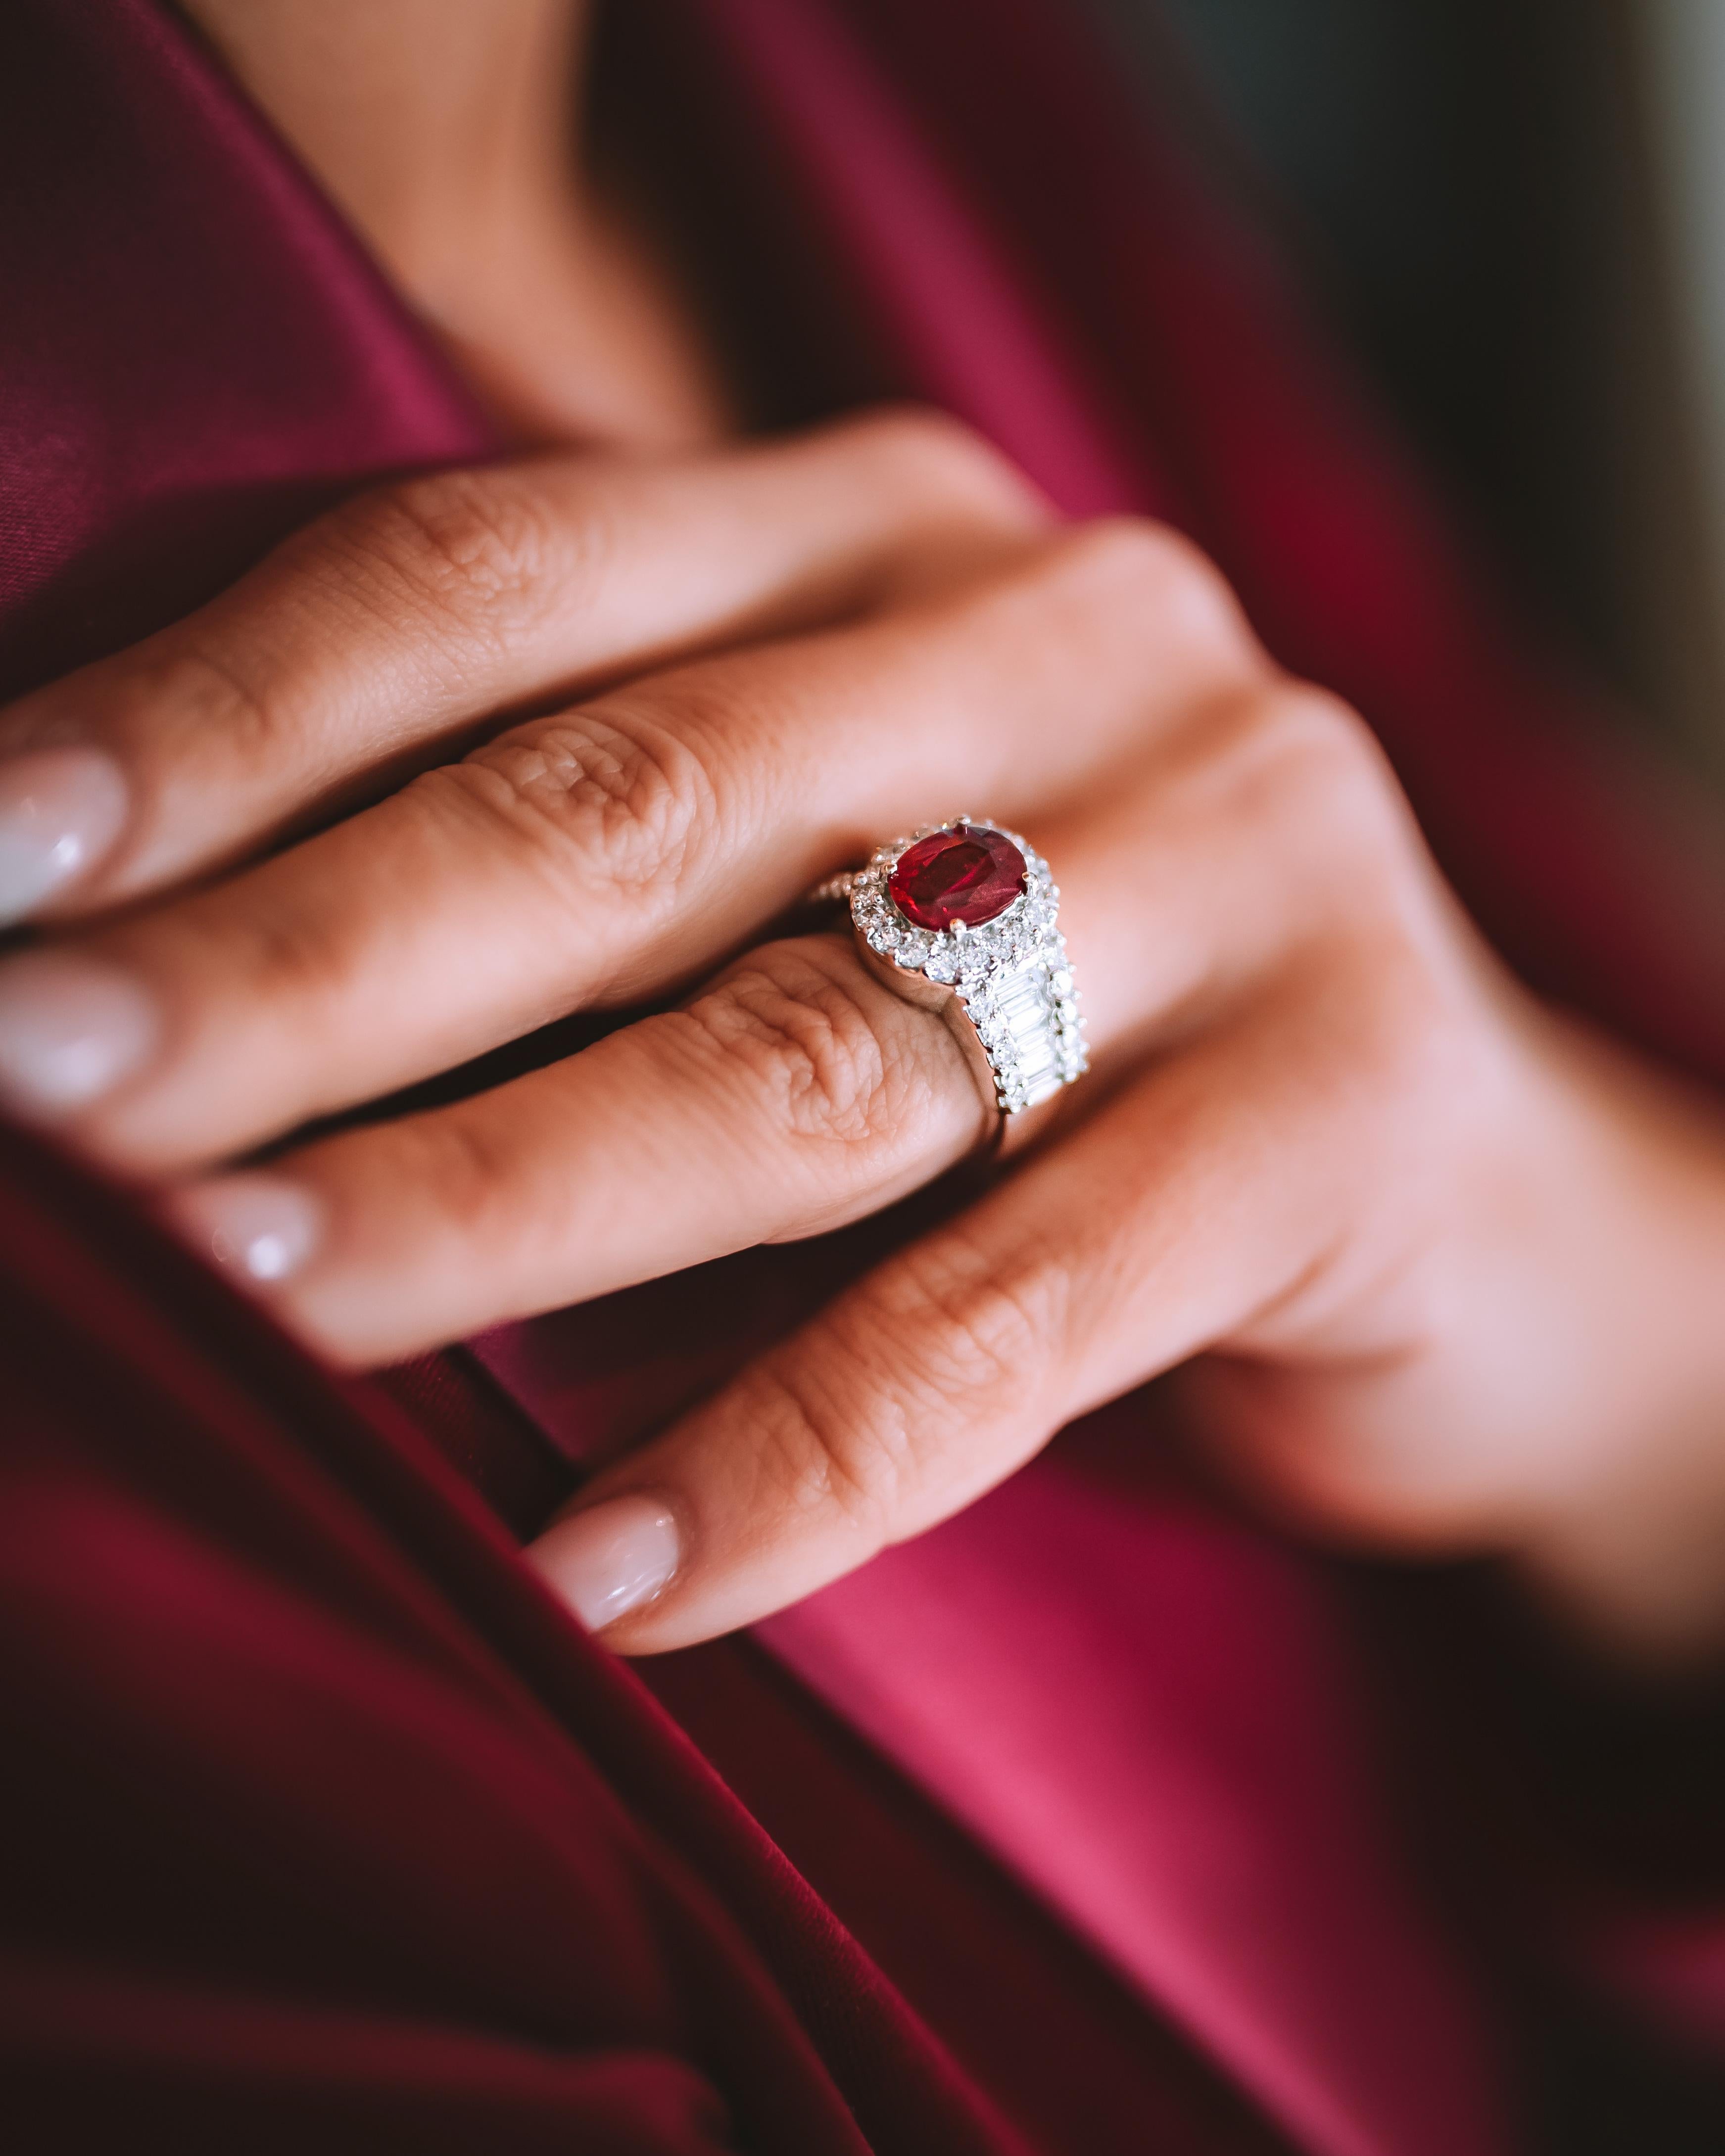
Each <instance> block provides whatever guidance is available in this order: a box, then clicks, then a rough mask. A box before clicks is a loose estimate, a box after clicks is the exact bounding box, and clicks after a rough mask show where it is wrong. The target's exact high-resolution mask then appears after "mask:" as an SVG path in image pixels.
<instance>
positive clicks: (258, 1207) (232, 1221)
mask: <svg viewBox="0 0 1725 2156" xmlns="http://www.w3.org/2000/svg"><path fill="white" fill-rule="evenodd" d="M169 1206H170V1209H171V1211H172V1214H173V1216H174V1219H176V1220H177V1222H178V1224H179V1227H180V1230H181V1233H182V1235H185V1237H186V1238H187V1241H188V1242H190V1243H191V1245H192V1246H193V1249H194V1250H199V1251H201V1252H202V1253H203V1255H204V1256H205V1257H207V1258H208V1259H210V1260H213V1262H214V1263H215V1264H216V1265H219V1266H220V1267H221V1268H222V1270H223V1271H224V1272H231V1273H238V1274H239V1275H240V1276H241V1277H242V1278H243V1279H245V1280H248V1281H255V1282H257V1283H258V1284H259V1285H260V1286H261V1285H264V1284H265V1283H269V1284H273V1283H274V1282H275V1281H285V1280H291V1279H292V1277H293V1276H294V1275H295V1273H296V1272H298V1271H299V1270H300V1266H301V1265H304V1264H305V1260H307V1259H308V1258H309V1257H310V1256H311V1254H312V1252H313V1251H314V1250H316V1248H317V1246H318V1245H319V1243H320V1242H321V1241H322V1240H323V1207H322V1205H321V1203H320V1202H319V1200H318V1198H317V1196H316V1193H314V1192H312V1191H310V1190H307V1189H305V1188H304V1186H303V1185H302V1184H300V1183H288V1182H285V1181H284V1180H283V1179H282V1178H280V1177H279V1176H274V1175H224V1176H223V1178H221V1180H220V1181H219V1182H217V1183H197V1184H194V1185H193V1188H191V1189H189V1190H179V1191H176V1192H175V1193H174V1194H173V1197H172V1199H170V1201H169Z"/></svg>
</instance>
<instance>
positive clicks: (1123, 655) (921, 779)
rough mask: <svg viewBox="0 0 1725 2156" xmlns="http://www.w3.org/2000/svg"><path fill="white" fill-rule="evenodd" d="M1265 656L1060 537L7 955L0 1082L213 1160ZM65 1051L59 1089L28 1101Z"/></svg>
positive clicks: (1052, 788)
mask: <svg viewBox="0 0 1725 2156" xmlns="http://www.w3.org/2000/svg"><path fill="white" fill-rule="evenodd" d="M1075 654H1076V655H1077V657H1078V659H1079V660H1081V669H1076V668H1075V664H1074V660H1075ZM1260 665H1261V661H1260V660H1259V658H1258V657H1257V655H1256V654H1255V647H1253V645H1252V644H1251V643H1250V639H1249V637H1248V636H1247V635H1246V634H1245V631H1244V630H1243V629H1241V628H1240V625H1239V622H1238V617H1237V615H1236V614H1235V612H1234V610H1233V608H1232V605H1231V603H1230V601H1229V600H1228V599H1227V598H1226V596H1225V593H1224V590H1223V588H1222V586H1221V585H1220V583H1219V580H1217V579H1215V578H1214V577H1213V576H1211V575H1209V573H1208V572H1203V571H1201V570H1199V569H1198V568H1197V567H1195V566H1194V562H1193V561H1192V558H1191V557H1190V556H1189V552H1188V551H1187V550H1186V549H1184V548H1183V547H1182V546H1180V544H1179V543H1178V542H1175V541H1173V540H1172V539H1171V538H1168V537H1167V536H1164V535H1162V534H1158V533H1156V532H1153V531H1150V530H1148V528H1147V527H1142V526H1124V527H1121V526H1109V527H1098V528H1095V529H1093V530H1091V531H1089V532H1087V533H1085V534H1081V535H1076V536H1063V537H1061V538H1060V539H1059V540H1057V541H1055V542H1045V543H1043V544H1041V545H1040V546H1039V547H1035V548H1034V549H1031V550H1029V552H1027V553H1026V555H1025V557H1024V559H1023V560H1022V562H1020V563H1019V566H1018V567H1016V568H1015V569H1014V571H1012V572H1009V573H1007V574H1005V575H1003V576H1000V577H996V578H995V579H993V580H992V581H991V582H990V583H988V584H986V585H984V586H981V587H978V588H974V589H971V590H968V591H965V592H963V593H957V594H953V595H948V596H947V597H946V598H942V599H941V600H938V601H936V602H932V603H927V604H925V605H922V606H920V607H916V608H906V609H905V610H903V611H902V612H901V613H897V614H896V615H893V616H891V617H889V618H887V619H883V620H881V621H879V622H875V623H870V624H865V625H863V626H860V627H856V628H853V629H847V630H843V631H838V632H833V633H830V634H826V635H824V636H820V637H816V638H811V639H806V640H803V641H801V642H798V643H794V644H780V645H776V646H772V647H768V648H767V649H762V650H759V651H755V652H749V653H742V654H734V655H732V656H729V657H726V658H724V659H721V660H714V661H711V662H707V663H706V664H703V665H699V666H695V667H691V668H687V669H685V670H680V671H678V672H676V673H674V674H670V675H663V676H660V677H659V679H658V680H655V681H651V682H647V683H644V684H641V685H638V686H636V687H634V688H633V689H631V690H627V691H624V692H622V693H620V694H619V695H618V696H613V697H610V698H607V699H604V700H603V701H599V702H598V703H596V704H594V705H592V706H586V707H583V708H582V709H580V710H578V711H574V712H571V713H566V714H563V715H562V716H559V717H557V718H555V719H552V720H547V721H536V722H535V723H533V724H531V725H530V726H524V727H521V728H519V729H516V731H514V732H512V733H510V734H507V735H505V736H504V737H501V739H500V740H498V741H497V742H492V743H490V744H488V745H487V746H486V747H485V748H484V749H482V750H480V751H478V752H475V755H474V756H472V757H469V758H468V759H467V760H466V761H465V762H463V763H460V764H457V765H451V766H447V767H444V768H442V769H440V770H438V771H435V772H433V773H427V774H426V775H425V776H424V777H423V778H420V779H418V780H417V781H415V782H414V783H413V785H411V786H409V787H408V788H406V789H404V790H403V792H402V793H398V794H397V795H395V796H393V797H392V798H390V799H389V800H388V801H385V802H383V803H380V804H378V806H377V807H376V808H372V809H370V810H367V811H366V812H365V813H364V814H361V815H359V816H357V817H355V818H353V819H351V820H350V821H349V822H347V823H346V824H341V825H340V826H337V827H336V829H332V830H331V831H328V832H326V833H324V834H321V835H320V836H319V837H317V838H316V839H311V840H310V841H308V842H307V843H306V844H303V845H301V846H300V847H297V848H295V849H294V850H291V851H290V852H289V853H287V854H285V855H280V856H279V857H278V858H277V859H275V860H271V861H269V862H267V863H265V864H264V865H261V866H259V867H258V868H256V869H254V870H250V871H248V872H247V873H245V874H244V875H241V876H239V877H237V878H235V879H234V880H233V881H232V882H230V883H229V884H228V885H224V886H222V887H220V888H218V889H216V890H213V891H208V892H205V893H201V894H199V895H198V896H195V897H193V898H190V899H187V900H183V901H178V902H177V903H174V904H172V905H169V906H164V907H162V908H161V909H159V910H158V911H156V912H154V913H152V914H150V915H147V916H141V917H139V918H136V919H133V920H131V921H124V922H121V923H116V924H115V925H113V926H111V927H105V928H103V929H100V930H98V931H96V932H93V933H91V934H89V935H87V936H85V937H80V939H79V940H78V942H76V943H75V944H74V945H71V946H69V947H60V948H59V949H56V950H49V951H44V952H31V953H28V954H26V955H25V956H23V957H20V958H18V959H15V960H13V962H11V963H10V965H9V966H8V967H7V968H4V969H3V970H0V1081H5V1080H7V1079H10V1081H11V1091H12V1092H13V1096H14V1099H15V1100H16V1101H18V1102H19V1104H20V1105H23V1106H25V1107H26V1108H29V1107H34V1108H35V1109H36V1110H37V1111H38V1112H39V1113H50V1112H53V1111H54V1110H55V1109H56V1108H58V1109H59V1111H61V1114H62V1119H63V1120H66V1121H69V1122H70V1124H71V1127H72V1128H73V1129H74V1132H75V1135H76V1136H77V1137H79V1139H80V1142H83V1143H85V1145H86V1146H87V1147H90V1148H91V1149H93V1150H95V1152H98V1153H100V1155H102V1156H103V1157H105V1158H107V1159H108V1160H109V1161H110V1162H111V1163H115V1164H116V1165H118V1166H121V1167H122V1168H128V1169H131V1170H133V1171H140V1170H141V1171H143V1172H146V1173H162V1172H171V1171H173V1170H177V1169H183V1168H187V1167H188V1166H192V1165H194V1164H197V1163H202V1162H205V1161H208V1160H211V1159H213V1158H218V1157H220V1156H222V1155H224V1154H228V1153H232V1152H237V1151H239V1150H242V1149H244V1148H245V1147H249V1146H251V1145H254V1144H255V1143H257V1142H259V1141H261V1140H263V1139H264V1138H266V1137H272V1136H274V1135H275V1134H277V1133H279V1132H283V1131H286V1130H290V1129H291V1128H293V1127H295V1126H297V1125H298V1124H300V1123H301V1122H305V1121H306V1120H308V1119H310V1118H311V1117H314V1116H319V1115H321V1114H326V1113H329V1112H332V1111H337V1110H339V1109H341V1108H343V1107H346V1106H350V1105H352V1103H354V1102H357V1101H363V1100H366V1099H369V1098H372V1097H374V1096H377V1095H379V1094H382V1093H385V1092H387V1091H391V1090H393V1089H394V1088H396V1087H398V1086H402V1085H404V1084H407V1083H408V1082H410V1081H413V1080H414V1079H417V1078H419V1077H422V1076H424V1075H429V1074H430V1073H432V1072H434V1071H436V1070H442V1069H445V1068H448V1067H449V1066H450V1065H454V1064H457V1063H459V1062H461V1061H464V1060H466V1059H467V1058H469V1057H470V1056H473V1055H477V1054H479V1053H480V1052H482V1051H483V1050H485V1049H487V1048H489V1047H490V1046H493V1045H495V1044H496V1043H498V1042H500V1041H501V1040H504V1039H510V1038H512V1037H515V1036H517V1035H519V1034H522V1033H525V1032H527V1031H529V1030H531V1029H533V1028H535V1027H537V1026H539V1025H541V1024H545V1023H547V1022H548V1021H549V1020H551V1019H555V1018H557V1017H559V1016H562V1015H563V1014H566V1013H567V1012H568V1011H570V1010H572V1009H575V1008H577V1007H578V1006H580V1005H582V1004H607V1003H608V1004H619V1003H624V1002H627V1001H629V1000H631V999H639V998H641V997H643V996H644V995H646V994H649V993H652V992H654V991H655V990H659V989H662V988H664V987H665V985H666V984H667V983H672V982H675V981H676V980H678V979H680V978H687V977H689V976H690V975H691V974H693V973H696V972H698V971H699V970H701V968H703V967H704V966H706V965H708V964H710V963H711V962H712V961H713V960H714V959H715V958H716V957H718V956H720V955H721V954H722V953H723V952H725V951H726V950H727V949H730V948H733V947H735V946H736V945H737V944H738V943H739V942H742V940H743V939H744V938H745V937H747V934H748V933H749V932H750V931H751V930H752V929H753V928H755V927H757V926H758V924H759V923H760V922H761V921H763V920H764V919H767V918H768V917H770V916H772V915H773V913H774V912H776V911H778V910H780V909H782V908H783V906H786V905H787V904H788V903H790V902H791V901H793V899H794V898H795V897H796V896H797V895H798V892H799V891H802V890H803V889H805V888H806V887H807V886H808V885H809V883H810V882H811V881H812V880H814V877H815V876H817V875H819V874H820V873H822V872H823V871H824V870H827V869H829V868H831V867H832V866H833V865H834V864H835V863H837V862H839V861H840V860H844V859H845V858H847V857H850V858H855V856H856V855H858V854H860V852H861V851H863V850H866V845H867V844H868V843H870V842H871V841H872V840H873V839H875V837H876V836H878V834H880V832H881V831H882V830H886V829H891V828H894V827H896V826H899V825H901V824H906V823H914V822H916V820H918V819H919V818H920V817H921V816H922V814H925V813H926V812H927V810H928V808H930V807H931V805H933V804H938V805H940V806H942V807H945V806H947V804H948V803H952V802H953V801H954V800H955V799H957V797H959V796H960V795H961V794H962V795H963V797H964V798H966V799H967V800H970V801H982V800H986V802H987V803H988V808H989V810H990V813H992V814H1004V815H1006V816H1008V817H1009V818H1011V817H1014V816H1016V817H1019V818H1020V819H1023V818H1024V817H1025V816H1026V815H1027V814H1028V813H1029V812H1030V811H1032V810H1033V809H1040V810H1043V811H1044V812H1045V811H1046V808H1047V806H1048V804H1050V803H1051V802H1055V801H1058V799H1059V798H1060V796H1061V795H1062V793H1065V792H1067V791H1069V790H1070V789H1071V788H1073V787H1075V786H1076V785H1077V784H1079V783H1081V782H1082V781H1083V780H1085V779H1086V778H1091V777H1093V775H1094V774H1095V773H1096V771H1097V770H1098V769H1099V768H1101V767H1104V766H1106V764H1107V763H1109V762H1111V761H1113V760H1114V759H1116V758H1117V757H1119V756H1120V755H1121V754H1122V751H1123V750H1124V749H1126V748H1127V747H1128V746H1129V745H1131V744H1134V743H1137V742H1140V741H1141V740H1142V738H1143V737H1144V735H1145V734H1146V732H1147V731H1153V729H1154V728H1155V727H1156V726H1158V724H1159V723H1166V722H1167V721H1168V720H1169V719H1170V718H1171V717H1173V716H1176V715H1178V714H1184V713H1189V712H1190V711H1192V709H1193V708H1194V704H1197V705H1199V706H1202V704H1203V703H1204V702H1205V701H1207V700H1208V699H1209V698H1210V697H1214V696H1217V695H1219V694H1222V693H1224V692H1225V690H1226V689H1227V687H1228V685H1230V683H1238V682H1240V681H1241V680H1244V679H1245V678H1248V677H1250V676H1251V675H1255V673H1256V672H1257V670H1258V669H1259V668H1260ZM1075 699H1080V700H1081V710H1080V711H1076V712H1075V711H1074V710H1073V706H1074V701H1075ZM20 1040H22V1041H23V1044H24V1048H25V1051H26V1052H25V1054H24V1055H23V1059H22V1061H20V1059H19V1057H18V1055H17V1053H16V1052H15V1050H16V1044H17V1043H18V1042H19V1041H20ZM8 1045H11V1046H12V1047H13V1050H14V1052H13V1054H12V1055H11V1058H10V1061H9V1063H8ZM56 1056H58V1058H59V1060H58V1062H56V1060H55V1058H56ZM104 1059H106V1060H104ZM41 1070H47V1072H48V1074H49V1078H50V1080H51V1081H57V1082H59V1083H60V1091H59V1095H58V1096H56V1095H55V1093H54V1085H53V1084H52V1083H51V1084H50V1085H49V1086H38V1087H37V1089H36V1093H35V1096H34V1097H32V1093H31V1081H32V1077H33V1075H34V1074H36V1073H38V1072H39V1071H41ZM68 1074H69V1075H68ZM68 1096H70V1097H69V1098H68Z"/></svg>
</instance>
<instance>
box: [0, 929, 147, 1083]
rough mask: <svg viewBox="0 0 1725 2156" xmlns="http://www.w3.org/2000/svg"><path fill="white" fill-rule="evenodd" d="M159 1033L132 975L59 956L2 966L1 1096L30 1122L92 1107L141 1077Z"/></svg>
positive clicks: (32, 956) (26, 957)
mask: <svg viewBox="0 0 1725 2156" xmlns="http://www.w3.org/2000/svg"><path fill="white" fill-rule="evenodd" d="M160 1030H161V1028H160V1024H159V1022H158V1020H157V1015H156V1006H155V1004H153V1003H152V1002H151V998H150V997H149V996H148V995H147V994H146V992H145V991H144V989H143V988H141V987H140V986H139V985H138V983H136V981H135V980H133V979H132V978H131V976H130V975H129V974H126V973H121V971H120V970H119V968H117V967H114V966H105V965H103V964H102V963H101V962H100V960H97V959H95V958H84V957H74V956H73V955H72V954H71V953H69V952H60V951H41V952H36V951H27V952H24V953H23V956H22V957H17V958H9V959H8V961H7V962H6V963H5V965H4V966H0V1097H3V1098H4V1100H5V1101H6V1102H7V1104H8V1106H11V1107H13V1108H15V1109H17V1110H18V1111H19V1113H20V1114H23V1115H26V1116H63V1115H68V1114H69V1113H70V1112H71V1111H72V1110H73V1109H74V1108H84V1107H88V1106H89V1105H90V1102H91V1101H96V1100H100V1097H101V1096H102V1095H103V1094H104V1093H105V1092H107V1091H109V1090H110V1088H111V1087H113V1086H117V1085H118V1084H119V1082H120V1081H121V1079H122V1078H125V1077H126V1076H128V1075H130V1074H131V1072H132V1071H134V1070H136V1069H137V1067H138V1065H140V1064H141V1063H142V1062H143V1060H144V1059H145V1058H146V1056H147V1055H149V1054H150V1052H151V1050H152V1049H153V1048H154V1047H155V1045H156V1042H157V1035H158V1034H159V1032H160Z"/></svg>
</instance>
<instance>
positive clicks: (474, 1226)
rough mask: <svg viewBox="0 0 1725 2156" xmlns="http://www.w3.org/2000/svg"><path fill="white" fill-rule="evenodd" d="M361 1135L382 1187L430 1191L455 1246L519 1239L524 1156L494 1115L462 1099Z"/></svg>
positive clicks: (480, 1246)
mask: <svg viewBox="0 0 1725 2156" xmlns="http://www.w3.org/2000/svg"><path fill="white" fill-rule="evenodd" d="M338 1142H340V1141H338ZM366 1142H367V1147H368V1150H369V1153H370V1157H371V1160H372V1167H373V1169H374V1172H376V1173H378V1174H379V1175H380V1178H381V1179H382V1182H383V1184H384V1187H385V1188H389V1187H395V1188H403V1189H410V1190H423V1191H425V1192H428V1193H430V1195H431V1198H432V1199H433V1202H434V1207H435V1212H436V1217H437V1219H438V1220H439V1223H440V1224H441V1225H442V1226H443V1227H444V1228H445V1229H448V1230H449V1232H450V1233H451V1234H452V1235H454V1238H455V1239H456V1241H457V1243H458V1245H459V1247H461V1248H463V1249H467V1250H474V1249H479V1250H485V1249H489V1248H492V1247H495V1245H497V1244H498V1243H499V1242H500V1241H506V1242H507V1243H508V1244H509V1245H512V1246H516V1247H518V1246H519V1245H520V1242H521V1235H522V1232H523V1222H522V1220H521V1218H520V1217H519V1214H520V1204H519V1197H520V1191H521V1176H520V1173H519V1171H520V1167H521V1163H520V1161H519V1159H518V1158H517V1157H516V1148H515V1147H514V1146H513V1145H512V1144H511V1140H510V1136H509V1132H508V1128H507V1127H506V1125H505V1124H504V1123H502V1122H501V1121H500V1120H499V1119H498V1118H497V1117H495V1116H487V1115H486V1114H485V1112H484V1111H483V1109H482V1108H480V1109H477V1110H475V1109H473V1108H470V1107H468V1106H459V1107H455V1108H449V1109H444V1110H442V1111H433V1112H432V1113H430V1114H426V1115H418V1116H405V1117H403V1118H402V1119H401V1120H400V1121H398V1122H393V1123H390V1124H388V1125H386V1126H384V1127H383V1128H382V1130H381V1131H376V1130H374V1131H372V1132H367V1134H366Z"/></svg>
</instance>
